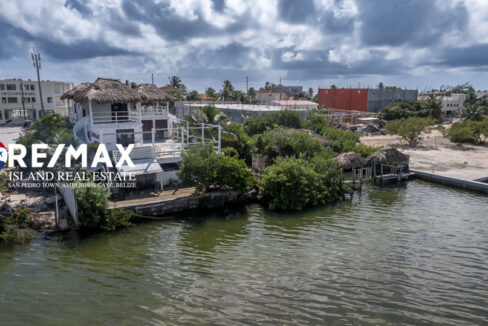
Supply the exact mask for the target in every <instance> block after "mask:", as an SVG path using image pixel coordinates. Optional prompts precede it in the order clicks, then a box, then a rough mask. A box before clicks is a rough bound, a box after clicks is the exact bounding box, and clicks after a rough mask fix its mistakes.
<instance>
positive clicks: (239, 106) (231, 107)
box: [184, 102, 316, 112]
mask: <svg viewBox="0 0 488 326" xmlns="http://www.w3.org/2000/svg"><path fill="white" fill-rule="evenodd" d="M312 103H313V102H312ZM315 104H316V103H315ZM207 105H208V103H188V104H184V106H186V107H204V106H207ZM212 105H213V106H215V107H216V108H217V109H219V110H222V109H227V110H236V111H237V110H246V111H255V112H262V111H264V112H266V111H267V112H275V111H281V110H290V108H289V107H286V106H280V105H253V104H218V103H213V104H212ZM295 110H296V111H306V109H295Z"/></svg>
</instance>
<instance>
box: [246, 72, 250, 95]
mask: <svg viewBox="0 0 488 326" xmlns="http://www.w3.org/2000/svg"><path fill="white" fill-rule="evenodd" d="M246 96H247V100H248V101H249V78H248V77H247V76H246Z"/></svg>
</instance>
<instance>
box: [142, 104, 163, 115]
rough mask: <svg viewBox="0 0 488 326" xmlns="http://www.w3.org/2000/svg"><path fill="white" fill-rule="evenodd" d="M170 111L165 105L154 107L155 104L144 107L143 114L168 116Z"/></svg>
mask: <svg viewBox="0 0 488 326" xmlns="http://www.w3.org/2000/svg"><path fill="white" fill-rule="evenodd" d="M168 113H169V110H168V109H167V108H165V107H159V108H156V107H153V106H144V107H142V115H143V116H148V115H163V116H167V115H168Z"/></svg>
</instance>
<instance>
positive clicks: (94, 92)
mask: <svg viewBox="0 0 488 326" xmlns="http://www.w3.org/2000/svg"><path fill="white" fill-rule="evenodd" d="M84 84H88V85H85V86H82V85H81V84H80V85H78V86H76V87H75V88H74V89H72V90H70V91H68V92H66V93H64V94H63V97H64V98H65V99H72V100H74V101H76V102H78V103H83V102H84V101H92V102H94V103H100V104H101V103H131V102H140V101H141V100H142V99H141V96H140V95H139V93H138V92H137V90H136V89H133V88H131V87H130V86H127V85H125V84H124V83H122V82H120V80H118V79H110V78H97V80H96V81H95V82H94V83H84Z"/></svg>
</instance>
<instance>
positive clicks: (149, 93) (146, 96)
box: [137, 84, 174, 102]
mask: <svg viewBox="0 0 488 326" xmlns="http://www.w3.org/2000/svg"><path fill="white" fill-rule="evenodd" d="M137 92H138V93H139V95H140V96H141V97H142V100H143V101H144V102H163V101H174V98H173V97H172V96H171V95H169V94H168V93H166V92H165V91H163V90H161V89H160V88H157V87H156V85H154V84H141V85H139V87H137Z"/></svg>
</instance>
